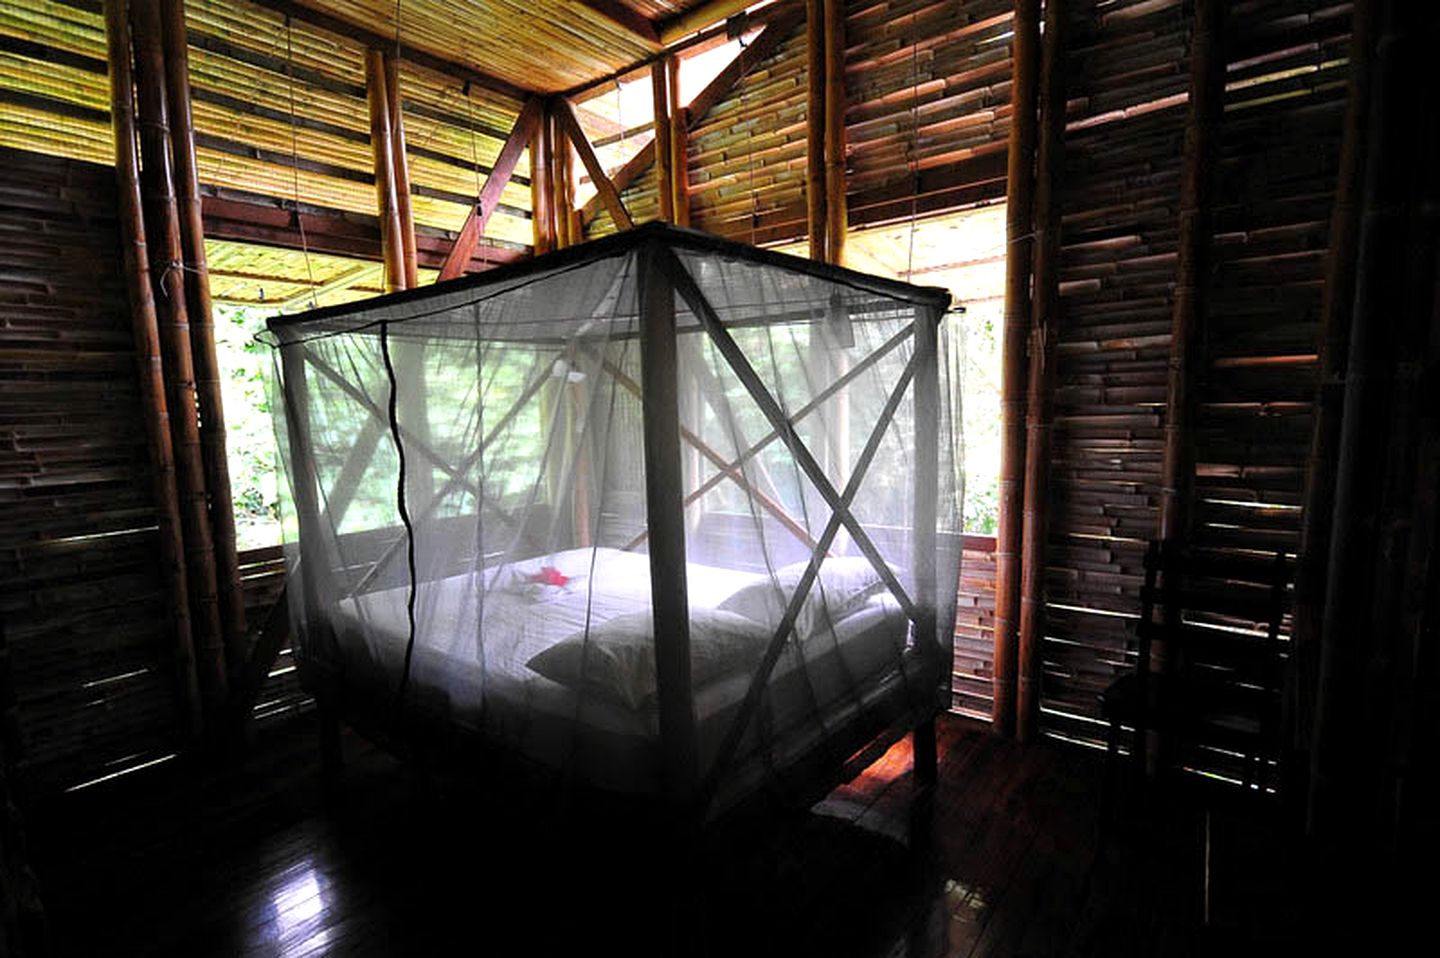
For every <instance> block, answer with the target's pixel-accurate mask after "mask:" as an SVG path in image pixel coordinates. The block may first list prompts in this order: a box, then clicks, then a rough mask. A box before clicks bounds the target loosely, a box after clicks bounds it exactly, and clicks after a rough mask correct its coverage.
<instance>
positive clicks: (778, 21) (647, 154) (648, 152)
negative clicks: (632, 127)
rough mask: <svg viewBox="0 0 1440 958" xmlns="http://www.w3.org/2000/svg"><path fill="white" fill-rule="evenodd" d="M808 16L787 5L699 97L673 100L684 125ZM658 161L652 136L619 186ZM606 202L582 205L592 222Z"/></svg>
mask: <svg viewBox="0 0 1440 958" xmlns="http://www.w3.org/2000/svg"><path fill="white" fill-rule="evenodd" d="M804 19H805V8H804V7H803V6H802V7H792V8H787V9H786V11H785V12H784V13H782V14H780V15H779V16H777V17H776V18H775V19H774V20H772V21H771V22H770V24H769V25H768V26H766V27H765V29H764V30H763V31H762V32H761V34H760V35H759V36H758V37H756V38H755V40H754V42H752V43H751V44H750V45H749V46H747V47H745V49H743V50H741V51H740V52H739V54H737V55H736V57H735V59H733V60H731V61H730V63H729V64H728V65H727V66H726V67H725V69H723V70H721V71H720V72H719V73H718V74H716V75H715V79H713V80H711V81H710V82H709V83H708V84H706V86H705V89H703V90H701V91H700V93H699V94H698V95H696V97H695V99H693V100H691V101H690V105H689V106H688V107H681V106H680V104H679V103H678V102H676V103H674V104H672V106H671V109H672V110H673V111H674V114H675V116H676V117H677V118H679V117H682V116H683V126H684V128H685V129H686V130H693V129H694V128H695V124H697V123H699V122H700V120H701V119H703V118H704V116H705V114H706V113H708V112H710V110H711V109H712V108H713V107H714V106H715V104H716V103H719V102H720V99H721V97H723V96H724V95H725V94H726V93H728V92H730V90H731V88H732V87H734V86H735V84H736V83H738V82H739V80H740V78H741V77H742V76H744V74H745V70H746V65H747V64H749V65H752V66H753V65H754V64H755V63H756V62H757V61H759V60H763V59H764V58H765V57H767V56H769V55H770V54H772V53H774V52H775V48H776V47H778V46H779V45H780V44H781V42H782V41H784V40H785V39H786V38H788V37H789V36H790V34H791V33H792V32H794V30H795V28H796V27H797V26H799V25H800V21H802V20H804ZM677 125H679V124H677ZM654 162H655V141H654V140H651V141H650V142H649V143H646V144H645V146H644V147H643V148H641V150H640V151H639V152H638V153H636V154H635V155H634V156H633V157H631V159H630V160H629V162H627V163H626V164H625V165H624V166H622V167H620V169H618V170H616V171H615V176H614V177H612V178H611V182H612V183H613V184H614V186H615V189H616V190H617V191H624V190H625V188H626V187H628V186H629V185H630V184H631V183H633V182H635V179H636V178H637V177H638V176H640V174H642V173H644V172H645V170H647V169H648V168H649V167H650V166H651V164H653V163H654ZM603 204H604V201H603V200H602V199H601V198H600V196H599V195H598V194H597V195H596V196H594V197H592V198H591V199H590V200H589V201H588V202H587V203H586V204H585V205H584V206H583V207H582V208H581V216H582V217H583V219H584V222H585V223H586V224H589V223H590V222H591V221H592V220H594V219H595V216H596V214H598V213H599V212H600V210H601V208H602V207H603Z"/></svg>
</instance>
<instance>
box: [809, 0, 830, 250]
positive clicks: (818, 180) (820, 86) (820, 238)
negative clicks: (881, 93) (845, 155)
mask: <svg viewBox="0 0 1440 958" xmlns="http://www.w3.org/2000/svg"><path fill="white" fill-rule="evenodd" d="M805 56H806V59H805V70H806V89H805V110H806V114H807V115H806V121H807V122H806V129H805V222H806V229H807V231H808V232H809V236H810V258H811V259H813V260H819V261H821V262H824V261H825V230H826V220H825V190H826V186H825V131H826V125H825V7H824V0H805Z"/></svg>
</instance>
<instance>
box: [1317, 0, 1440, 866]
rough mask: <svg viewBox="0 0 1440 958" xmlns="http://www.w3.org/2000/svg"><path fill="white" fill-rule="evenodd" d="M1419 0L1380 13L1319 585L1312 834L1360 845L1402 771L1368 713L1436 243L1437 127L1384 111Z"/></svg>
mask: <svg viewBox="0 0 1440 958" xmlns="http://www.w3.org/2000/svg"><path fill="white" fill-rule="evenodd" d="M1420 9H1422V8H1421V7H1420V5H1413V6H1412V5H1409V4H1405V3H1399V2H1396V3H1386V4H1383V5H1381V6H1380V7H1379V8H1378V9H1377V17H1376V23H1375V27H1376V29H1375V33H1376V35H1377V36H1376V40H1377V42H1376V43H1375V44H1374V46H1373V49H1374V51H1375V53H1374V62H1373V65H1372V67H1371V77H1370V103H1369V109H1368V111H1367V112H1368V117H1367V122H1366V135H1365V144H1366V157H1365V164H1364V170H1365V181H1364V194H1363V195H1364V199H1363V208H1362V209H1361V210H1360V234H1359V238H1358V244H1357V247H1356V257H1357V265H1356V273H1355V297H1354V305H1353V316H1352V318H1351V322H1350V340H1349V344H1348V346H1347V348H1346V371H1345V396H1344V409H1343V411H1342V413H1341V425H1340V437H1339V444H1338V448H1337V456H1336V468H1335V506H1334V509H1333V512H1332V520H1331V522H1332V528H1331V531H1330V553H1329V556H1328V564H1327V567H1326V581H1327V582H1329V583H1330V584H1332V585H1333V586H1334V587H1333V588H1327V589H1326V592H1325V605H1324V612H1323V617H1322V620H1321V657H1320V675H1319V683H1318V691H1317V697H1316V702H1315V725H1314V728H1313V729H1312V739H1311V751H1310V780H1309V783H1308V805H1307V823H1306V827H1307V830H1308V831H1309V832H1310V834H1311V835H1314V836H1323V837H1325V838H1328V839H1331V840H1342V841H1345V842H1347V843H1355V844H1360V843H1364V842H1367V841H1372V840H1374V838H1375V837H1376V836H1375V835H1374V834H1373V831H1372V829H1373V828H1374V827H1375V826H1376V825H1377V824H1380V823H1381V822H1383V819H1382V818H1381V817H1380V816H1379V815H1378V814H1376V813H1377V812H1379V811H1380V809H1379V808H1377V806H1376V805H1375V801H1376V799H1377V798H1378V795H1377V794H1376V792H1378V791H1380V786H1379V783H1381V782H1385V781H1386V780H1387V779H1388V778H1389V777H1390V775H1391V774H1392V770H1393V768H1394V766H1393V764H1392V761H1393V759H1392V755H1391V752H1390V749H1389V748H1388V747H1386V746H1387V745H1388V744H1389V742H1388V739H1387V738H1380V739H1378V740H1377V737H1376V733H1377V731H1378V730H1379V729H1381V728H1384V727H1385V726H1384V725H1383V724H1382V723H1379V722H1377V720H1376V713H1375V712H1374V709H1375V708H1376V707H1378V706H1380V705H1381V704H1382V702H1381V699H1382V697H1383V696H1385V695H1386V694H1388V685H1387V682H1388V681H1389V677H1388V676H1386V674H1385V669H1386V666H1385V663H1386V662H1387V661H1390V660H1391V656H1392V652H1391V651H1390V649H1389V648H1387V646H1388V643H1390V642H1391V641H1393V637H1392V636H1391V635H1390V634H1388V632H1387V630H1385V629H1384V628H1382V627H1380V626H1379V625H1377V620H1383V619H1386V618H1388V615H1389V612H1390V610H1388V609H1386V608H1384V606H1383V604H1382V603H1381V602H1379V601H1377V600H1378V599H1380V598H1381V597H1383V595H1384V591H1383V588H1382V587H1383V586H1385V585H1387V584H1385V583H1383V582H1382V581H1381V580H1382V579H1383V578H1384V567H1385V566H1386V565H1387V564H1388V563H1387V561H1386V560H1387V559H1388V558H1390V557H1387V556H1385V555H1384V554H1383V550H1382V548H1381V546H1382V545H1383V544H1384V543H1385V541H1386V539H1387V535H1386V532H1387V530H1386V529H1384V528H1383V525H1384V524H1385V520H1386V519H1387V516H1386V509H1385V506H1388V505H1389V504H1390V503H1389V502H1387V501H1386V500H1387V499H1388V498H1389V496H1387V492H1390V488H1389V487H1390V486H1391V484H1392V483H1393V482H1394V480H1393V479H1391V477H1390V476H1388V475H1387V472H1388V471H1389V468H1393V467H1394V466H1395V465H1396V464H1397V458H1394V457H1393V452H1392V450H1391V448H1390V447H1391V443H1392V440H1393V433H1394V429H1393V426H1392V420H1393V419H1394V417H1395V414H1396V412H1397V403H1396V387H1397V378H1398V377H1397V373H1399V372H1400V368H1401V367H1403V366H1410V365H1412V364H1413V361H1414V358H1415V357H1414V355H1413V353H1411V352H1410V350H1409V349H1408V348H1407V347H1410V346H1412V345H1413V340H1410V339H1409V337H1410V336H1411V335H1412V330H1411V328H1410V327H1412V326H1413V325H1415V324H1416V323H1417V322H1423V319H1422V318H1421V317H1424V318H1428V315H1427V313H1426V312H1425V311H1423V310H1417V309H1415V308H1414V305H1413V304H1414V303H1415V302H1416V301H1417V300H1416V297H1415V291H1414V290H1412V289H1411V288H1408V286H1413V285H1414V283H1415V276H1414V272H1412V269H1414V270H1418V268H1419V267H1418V265H1413V264H1418V263H1420V262H1423V260H1420V259H1418V258H1417V255H1416V254H1417V253H1419V254H1421V255H1424V254H1433V246H1431V247H1430V248H1428V249H1427V248H1425V247H1424V246H1421V247H1420V248H1418V249H1417V245H1416V244H1417V238H1418V237H1423V236H1424V235H1425V234H1424V233H1423V232H1422V231H1421V230H1419V229H1418V228H1417V227H1416V225H1415V222H1414V220H1415V219H1418V218H1419V216H1420V214H1418V213H1414V212H1413V210H1414V207H1413V206H1412V204H1413V203H1414V201H1415V199H1416V193H1417V189H1416V186H1417V184H1418V183H1419V182H1420V179H1421V178H1420V177H1419V176H1417V175H1415V174H1414V173H1413V172H1412V171H1413V169H1415V166H1414V164H1415V163H1416V159H1417V157H1423V156H1424V154H1425V150H1424V148H1425V145H1426V144H1425V136H1424V135H1422V132H1421V131H1426V132H1428V129H1429V128H1428V127H1426V126H1425V125H1424V124H1416V123H1414V122H1412V121H1411V119H1410V118H1409V117H1404V116H1395V115H1394V114H1393V113H1392V112H1391V111H1389V110H1386V109H1383V107H1384V106H1385V105H1386V104H1390V103H1394V102H1396V101H1397V100H1399V99H1401V98H1403V96H1404V95H1406V92H1407V91H1412V90H1417V89H1421V88H1422V87H1423V85H1424V83H1425V81H1426V79H1428V78H1429V73H1428V70H1427V68H1428V64H1427V60H1426V58H1427V55H1428V54H1427V52H1426V50H1425V49H1424V47H1423V46H1422V44H1423V38H1424V36H1425V34H1424V32H1423V31H1415V32H1413V33H1412V32H1410V31H1408V30H1406V29H1405V27H1406V26H1411V25H1413V19H1414V18H1415V17H1417V16H1424V15H1427V14H1417V12H1416V11H1418V10H1420ZM1421 168H1423V167H1421ZM1412 217H1413V218H1412ZM1422 242H1423V241H1422ZM1431 262H1433V259H1432V260H1431ZM1432 465H1433V464H1432ZM1387 467H1389V468H1387ZM1431 481H1432V483H1433V469H1432V475H1431ZM1377 567H1378V568H1377ZM1367 790H1371V791H1367ZM1357 825H1358V826H1359V827H1357ZM1367 825H1368V826H1369V827H1366V826H1367Z"/></svg>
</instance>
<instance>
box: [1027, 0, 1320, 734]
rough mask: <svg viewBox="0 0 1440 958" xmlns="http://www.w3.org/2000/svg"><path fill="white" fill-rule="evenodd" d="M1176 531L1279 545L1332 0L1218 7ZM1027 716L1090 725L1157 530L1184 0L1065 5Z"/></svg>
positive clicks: (1311, 286)
mask: <svg viewBox="0 0 1440 958" xmlns="http://www.w3.org/2000/svg"><path fill="white" fill-rule="evenodd" d="M1230 13H1231V24H1230V29H1229V37H1230V40H1229V42H1228V44H1227V50H1226V52H1227V54H1228V64H1229V72H1228V74H1227V93H1226V99H1225V110H1226V112H1225V115H1224V117H1223V120H1222V122H1221V131H1220V136H1221V144H1222V145H1221V149H1222V168H1221V169H1220V170H1219V171H1218V187H1217V194H1216V196H1217V207H1216V210H1215V216H1216V220H1215V236H1214V254H1213V256H1214V269H1213V272H1212V275H1211V276H1210V277H1208V287H1207V288H1208V290H1209V292H1210V296H1211V299H1210V301H1209V304H1208V306H1207V310H1206V315H1205V316H1204V317H1202V318H1201V324H1202V327H1203V330H1204V342H1205V349H1204V352H1203V354H1202V368H1201V371H1200V378H1201V382H1200V384H1199V397H1200V398H1199V409H1198V411H1197V431H1196V441H1197V443H1198V450H1197V460H1198V463H1197V468H1196V498H1197V502H1196V504H1195V507H1196V509H1195V511H1196V528H1195V533H1194V538H1195V541H1197V542H1198V543H1200V544H1204V545H1218V546H1226V547H1233V548H1236V549H1242V550H1243V549H1261V550H1268V551H1271V552H1273V550H1275V549H1276V548H1285V549H1287V550H1289V551H1291V552H1293V550H1294V548H1295V542H1296V536H1297V530H1298V527H1299V510H1298V503H1299V501H1300V490H1301V485H1302V482H1303V470H1304V464H1305V456H1306V452H1307V448H1308V446H1307V444H1308V437H1309V415H1308V404H1309V401H1310V398H1311V395H1312V392H1313V388H1314V383H1313V376H1314V353H1315V343H1314V337H1315V328H1316V327H1315V319H1316V313H1317V310H1318V305H1319V296H1320V279H1321V261H1322V259H1323V255H1324V250H1325V244H1326V230H1327V223H1326V220H1327V217H1328V215H1329V209H1330V203H1331V196H1332V193H1333V190H1334V183H1335V170H1336V154H1337V152H1338V136H1339V131H1340V119H1341V113H1342V110H1343V98H1344V61H1343V57H1344V50H1345V42H1346V39H1347V31H1348V28H1349V5H1348V4H1339V5H1333V4H1332V5H1326V4H1322V3H1320V2H1316V0H1253V2H1246V3H1237V4H1232V5H1231V7H1230ZM1071 17H1072V20H1071V38H1072V40H1071V49H1070V67H1069V73H1068V78H1069V84H1070V88H1069V111H1070V112H1069V126H1068V129H1067V134H1066V143H1065V149H1066V169H1065V175H1064V180H1063V187H1062V193H1061V197H1060V202H1061V211H1062V216H1063V232H1064V235H1063V244H1064V249H1063V254H1062V273H1061V297H1062V300H1061V301H1062V307H1061V313H1062V318H1061V337H1060V343H1059V367H1058V377H1057V387H1056V394H1055V399H1056V420H1055V438H1054V447H1053V461H1052V476H1053V480H1052V487H1051V501H1050V502H1051V504H1050V508H1051V524H1050V541H1049V552H1048V562H1047V568H1046V587H1047V602H1048V607H1047V630H1046V640H1045V643H1044V646H1043V651H1042V655H1043V683H1042V702H1041V707H1042V727H1044V728H1046V729H1047V730H1049V731H1051V732H1053V733H1056V734H1060V735H1063V736H1066V737H1072V738H1076V739H1080V740H1085V741H1099V740H1101V739H1103V728H1102V727H1101V726H1100V724H1099V723H1098V721H1097V717H1098V702H1097V699H1096V695H1097V693H1098V692H1099V691H1100V690H1101V689H1103V688H1104V687H1105V685H1106V684H1108V683H1109V682H1110V681H1111V680H1112V679H1113V678H1114V677H1115V676H1116V675H1117V674H1118V673H1119V672H1120V671H1122V670H1124V669H1127V668H1129V667H1130V666H1131V664H1132V662H1133V652H1131V651H1130V649H1131V648H1133V634H1132V630H1133V620H1134V616H1135V614H1136V612H1137V611H1138V608H1139V602H1138V598H1137V594H1138V588H1139V585H1140V581H1141V557H1142V553H1143V551H1144V547H1145V542H1146V541H1147V540H1149V539H1151V538H1153V537H1154V536H1155V534H1156V522H1157V516H1156V505H1157V502H1158V493H1159V489H1158V483H1159V473H1160V462H1161V452H1162V426H1163V419H1164V402H1165V375H1166V361H1167V357H1168V355H1169V349H1170V336H1169V322H1170V315H1171V308H1172V294H1173V286H1174V282H1175V272H1176V241H1177V223H1178V220H1179V209H1178V204H1179V195H1180V194H1179V190H1180V181H1179V172H1180V158H1181V151H1182V143H1183V139H1184V123H1185V117H1186V96H1187V92H1186V91H1187V74H1188V62H1189V58H1188V51H1189V33H1190V28H1191V23H1192V19H1191V13H1190V9H1189V6H1188V5H1187V4H1182V3H1181V2H1180V0H1158V2H1157V0H1134V2H1119V3H1111V4H1104V5H1099V4H1094V3H1085V4H1080V5H1077V6H1075V7H1074V8H1073V9H1072V11H1071Z"/></svg>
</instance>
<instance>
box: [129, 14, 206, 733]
mask: <svg viewBox="0 0 1440 958" xmlns="http://www.w3.org/2000/svg"><path fill="white" fill-rule="evenodd" d="M130 18H131V23H130V27H131V31H132V39H133V43H134V46H135V80H136V87H135V89H136V94H137V104H138V106H139V116H140V159H141V177H140V183H141V187H142V191H143V196H144V200H145V233H146V237H147V239H148V243H147V246H149V248H150V253H151V256H152V257H154V259H155V260H156V261H158V262H159V263H160V264H162V272H161V273H160V274H159V275H158V276H157V275H154V274H153V272H152V276H151V281H152V283H153V284H154V285H155V287H157V295H156V297H155V301H156V305H157V307H158V316H159V320H160V347H161V351H162V354H163V363H164V367H165V380H166V385H167V387H168V388H167V393H168V397H167V398H168V402H167V409H168V410H169V413H170V432H171V441H172V442H173V444H174V449H175V464H176V470H175V472H176V479H177V485H178V489H179V493H180V520H181V526H182V530H183V540H184V543H185V564H186V574H187V578H188V580H189V586H190V611H191V614H192V615H193V616H194V623H193V626H194V630H195V636H196V646H197V649H196V651H197V653H198V666H197V672H198V674H199V679H200V691H201V695H202V697H203V699H204V702H205V707H206V712H207V714H208V715H212V716H216V715H218V714H219V712H220V710H221V709H223V707H224V703H225V696H226V692H227V689H228V681H227V675H226V665H225V639H224V629H223V627H222V625H221V621H220V604H219V599H218V597H217V596H216V588H217V587H216V577H215V545H214V540H213V537H212V536H211V534H210V510H209V502H208V500H207V498H206V494H205V466H204V462H203V457H202V456H201V452H200V419H199V407H198V404H197V401H196V390H195V366H194V359H193V355H194V353H193V350H192V349H191V346H190V319H189V314H188V312H187V310H186V308H185V270H184V263H185V254H184V251H183V249H182V247H181V243H180V215H179V212H178V210H177V208H176V205H175V188H174V176H173V172H172V166H171V156H172V154H171V147H170V123H169V116H168V113H167V109H166V102H165V51H164V41H163V39H162V31H161V26H160V7H159V5H158V4H156V3H140V4H136V5H135V6H133V7H131V8H130Z"/></svg>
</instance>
